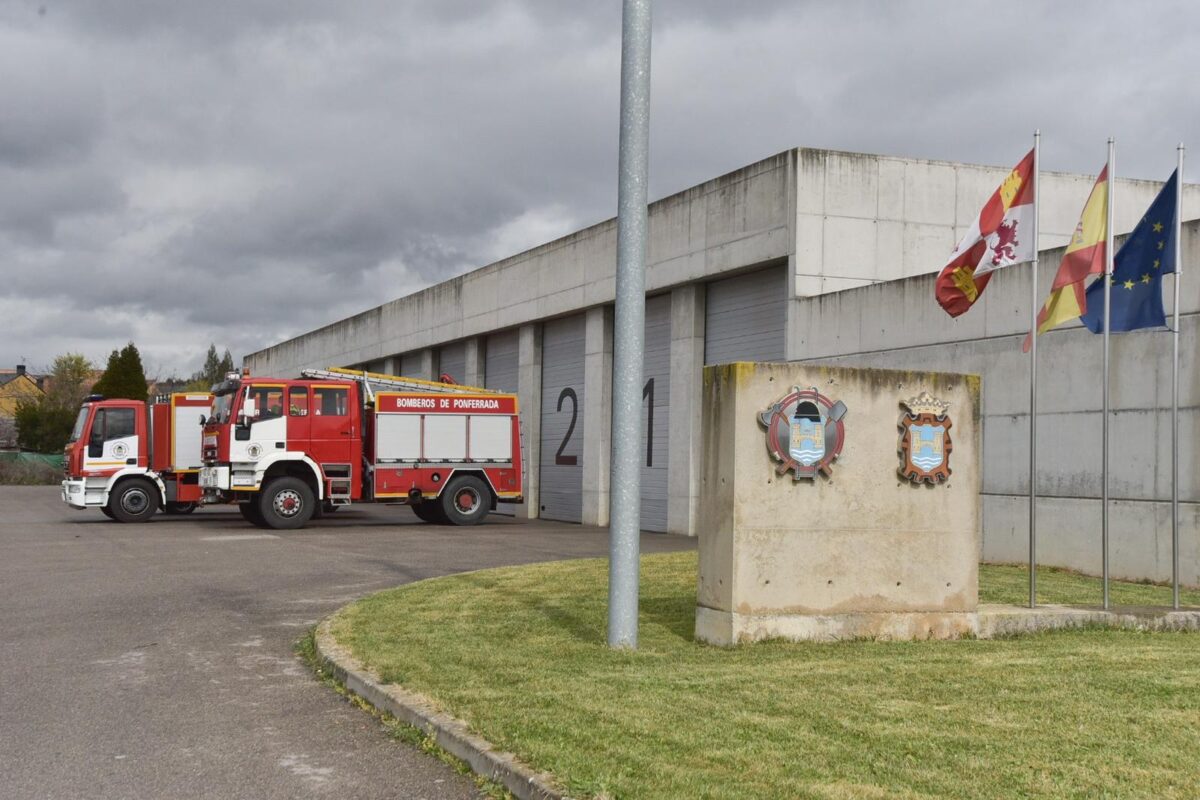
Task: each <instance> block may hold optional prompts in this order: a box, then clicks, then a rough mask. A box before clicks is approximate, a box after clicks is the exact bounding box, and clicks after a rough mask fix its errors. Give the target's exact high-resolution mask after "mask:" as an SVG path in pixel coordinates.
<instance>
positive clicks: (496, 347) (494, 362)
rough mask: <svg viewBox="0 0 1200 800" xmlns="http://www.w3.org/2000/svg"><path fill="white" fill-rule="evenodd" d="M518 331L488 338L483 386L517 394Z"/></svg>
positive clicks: (484, 359) (495, 334) (484, 355)
mask: <svg viewBox="0 0 1200 800" xmlns="http://www.w3.org/2000/svg"><path fill="white" fill-rule="evenodd" d="M517 341H518V335H517V331H504V332H503V333H493V334H492V335H491V336H489V337H487V343H486V344H485V345H484V348H485V349H484V354H483V385H484V388H487V389H495V390H497V391H500V392H509V393H512V394H515V393H516V391H517Z"/></svg>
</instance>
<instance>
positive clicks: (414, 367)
mask: <svg viewBox="0 0 1200 800" xmlns="http://www.w3.org/2000/svg"><path fill="white" fill-rule="evenodd" d="M400 374H401V375H403V376H405V377H408V378H419V377H421V352H420V351H419V350H418V351H416V352H413V353H405V354H404V355H402V356H400Z"/></svg>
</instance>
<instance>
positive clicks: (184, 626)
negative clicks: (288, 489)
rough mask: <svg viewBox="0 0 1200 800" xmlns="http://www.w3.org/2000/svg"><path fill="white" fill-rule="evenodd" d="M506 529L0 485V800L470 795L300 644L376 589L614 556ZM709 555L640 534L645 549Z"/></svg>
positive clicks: (597, 533)
mask: <svg viewBox="0 0 1200 800" xmlns="http://www.w3.org/2000/svg"><path fill="white" fill-rule="evenodd" d="M490 520H491V521H490V523H489V524H485V525H482V526H479V527H474V528H446V527H441V526H434V525H426V524H423V523H421V522H420V521H419V520H417V519H416V517H415V516H413V515H412V513H411V512H410V511H408V510H407V509H405V508H401V507H389V506H379V507H374V506H369V507H363V508H361V509H359V508H351V509H343V510H341V511H339V512H338V513H337V514H335V515H332V516H331V517H329V518H327V519H326V520H325V521H324V522H323V524H321V525H315V524H314V525H313V526H312V527H309V528H306V529H304V530H301V531H291V532H278V533H275V532H267V531H262V530H259V529H257V528H252V527H250V526H249V525H247V524H246V523H245V522H244V521H243V520H242V518H241V516H240V515H239V514H238V513H237V512H236V511H232V512H231V511H228V510H225V509H203V510H201V511H199V512H197V513H195V514H193V515H191V516H189V517H165V516H161V515H160V516H158V517H157V518H156V519H155V520H154V521H153V522H150V523H148V524H144V525H121V524H118V523H113V522H110V521H109V520H107V519H106V518H105V517H103V516H102V515H101V514H100V513H99V512H98V511H88V512H76V511H72V510H70V509H68V508H67V507H66V506H64V505H62V503H61V502H60V501H59V497H58V489H57V488H50V487H7V486H0V625H2V628H0V629H2V630H3V637H2V638H0V796H3V797H4V798H8V799H10V800H15V799H16V798H76V797H77V798H156V797H162V798H191V797H196V798H200V797H203V798H243V797H245V798H297V797H337V798H375V797H380V798H382V797H389V798H395V797H411V798H421V797H425V798H442V797H446V798H464V797H473V796H474V795H475V793H476V792H475V787H474V785H473V784H472V783H471V781H470V780H469V779H467V778H464V777H462V776H460V775H458V774H457V773H456V772H454V771H453V770H452V769H450V768H449V767H447V766H446V765H444V764H442V763H441V762H439V761H437V760H435V759H433V758H431V757H429V756H427V755H425V754H423V753H421V752H420V751H418V750H416V749H414V748H412V747H409V746H407V745H403V744H400V743H397V742H395V741H393V740H392V739H391V738H389V737H388V736H387V735H386V733H385V732H384V731H383V729H382V728H381V727H380V726H379V725H378V724H377V723H376V722H374V721H373V720H372V719H371V718H370V717H369V716H368V715H367V714H365V713H363V712H361V711H359V710H358V709H356V708H354V707H352V706H350V705H349V704H348V703H346V702H345V701H343V700H342V699H341V698H339V697H338V696H337V695H336V694H335V693H333V692H331V691H330V690H329V689H328V688H326V687H324V686H322V685H321V684H319V683H318V682H317V681H316V680H315V678H314V677H313V676H312V674H311V673H310V672H309V671H308V669H307V667H306V665H305V664H303V663H302V662H301V661H300V660H299V659H298V658H297V657H296V656H295V655H294V653H293V647H294V645H295V642H296V641H297V640H298V639H299V638H300V637H301V636H303V635H304V633H305V632H306V630H307V629H308V628H309V627H310V626H312V625H313V624H314V623H315V622H316V621H317V620H318V619H320V618H321V617H323V616H325V615H327V614H329V613H331V612H332V611H334V610H335V609H336V608H338V607H340V606H342V605H344V604H346V603H348V602H350V601H351V600H353V599H355V598H357V597H360V596H362V595H365V594H369V593H371V592H373V591H376V590H378V589H383V588H386V587H389V586H394V585H397V584H400V583H405V582H409V581H414V580H420V579H422V578H428V577H433V576H436V575H444V574H448V573H453V572H461V571H465V570H472V569H480V568H484V567H491V566H499V565H504V564H519V563H528V562H536V561H549V560H555V559H563V558H575V557H584V556H598V555H604V554H606V552H607V547H608V540H607V531H605V530H603V529H598V528H585V527H581V526H578V525H569V524H558V523H544V522H533V523H522V522H518V521H515V520H512V519H510V518H505V517H498V516H493V517H491V518H490ZM693 546H694V543H693V541H691V540H687V539H683V538H680V537H672V536H662V535H654V534H645V535H643V537H642V548H643V551H644V552H661V551H666V550H680V549H688V548H691V547H693Z"/></svg>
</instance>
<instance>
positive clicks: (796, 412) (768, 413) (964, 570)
mask: <svg viewBox="0 0 1200 800" xmlns="http://www.w3.org/2000/svg"><path fill="white" fill-rule="evenodd" d="M703 391H704V397H703V404H704V407H703V426H702V432H703V433H702V435H703V464H702V466H701V476H702V477H701V481H702V482H701V499H700V510H699V525H698V528H699V537H700V575H699V588H698V595H697V608H696V638H697V639H699V640H702V641H706V642H711V643H714V644H721V645H728V644H734V643H739V642H751V641H756V640H760V639H767V638H787V639H816V640H833V639H847V638H860V637H876V638H895V639H901V638H902V639H911V638H943V637H953V636H959V635H962V634H965V633H972V632H974V631H975V629H976V626H977V620H976V613H975V612H976V607H977V604H978V598H979V555H980V541H981V539H980V527H981V511H980V496H979V492H980V480H981V469H980V463H981V462H980V409H979V397H980V381H979V378H978V377H977V376H974V375H959V374H954V373H939V372H905V371H897V370H881V369H853V368H845V367H829V366H821V365H817V364H797V363H746V362H742V363H734V364H721V365H717V366H711V367H706V368H705V370H704V390H703Z"/></svg>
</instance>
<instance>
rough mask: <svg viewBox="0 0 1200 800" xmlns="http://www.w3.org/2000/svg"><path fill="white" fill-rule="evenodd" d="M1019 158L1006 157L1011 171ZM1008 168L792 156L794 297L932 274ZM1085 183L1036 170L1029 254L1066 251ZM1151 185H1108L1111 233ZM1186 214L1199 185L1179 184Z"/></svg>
mask: <svg viewBox="0 0 1200 800" xmlns="http://www.w3.org/2000/svg"><path fill="white" fill-rule="evenodd" d="M1022 155H1024V154H1023V153H1017V152H1014V154H1013V159H1014V165H1015V161H1016V159H1018V158H1020V157H1021V156H1022ZM1097 155H1098V156H1101V157H1102V154H1101V153H1099V151H1098V153H1097ZM1012 166H1013V165H1008V166H1004V167H987V166H981V165H977V164H958V163H954V162H950V161H926V160H919V159H908V158H895V157H891V156H875V155H864V154H861V153H842V152H836V151H832V150H809V149H800V150H797V151H796V222H795V227H796V247H795V255H794V257H793V260H792V265H793V268H792V272H793V276H794V280H795V296H797V297H810V296H813V295H818V294H825V293H828V292H836V291H841V290H842V289H852V288H854V287H856V286H865V285H867V284H870V283H878V282H880V281H890V280H895V279H897V278H906V277H909V276H912V275H920V274H923V273H927V272H931V271H936V270H938V269H940V268H941V267H942V265H943V264H944V263H945V261H946V257H947V255H948V254H949V253H950V251H952V250H953V249H954V246H955V245H956V244H958V240H959V239H960V238H961V237H962V236H963V234H964V233H965V232H966V231H967V229H968V228H970V227H971V224H972V223H973V222H974V221H975V219H976V218H977V217H978V216H979V211H980V209H981V208H982V207H983V204H984V202H985V201H986V200H987V199H988V197H990V196H991V194H992V192H994V191H995V190H996V187H997V186H998V185H999V184H1000V181H1002V180H1003V179H1004V178H1005V176H1007V175H1008V172H1009V170H1011V169H1012ZM1101 167H1103V161H1100V160H1098V161H1097V163H1096V169H1097V171H1099V169H1100V168H1101ZM1164 177H1165V176H1164ZM1094 183H1095V176H1094V175H1073V174H1069V173H1062V172H1043V173H1042V191H1041V198H1040V202H1041V214H1040V222H1039V231H1038V239H1039V249H1043V250H1044V249H1048V248H1051V247H1061V246H1065V245H1066V243H1067V242H1068V241H1069V239H1070V236H1071V234H1072V232H1074V230H1075V225H1076V223H1078V222H1079V214H1080V212H1081V211H1082V210H1083V204H1084V202H1086V200H1087V196H1088V194H1089V193H1090V192H1091V190H1092V186H1093V184H1094ZM1160 188H1161V184H1160V183H1158V182H1155V181H1137V180H1121V179H1118V181H1117V191H1116V193H1115V197H1116V203H1115V204H1114V206H1113V212H1114V222H1113V228H1114V230H1116V231H1117V232H1122V233H1123V232H1128V231H1130V230H1132V229H1133V226H1134V225H1136V224H1137V221H1138V220H1139V219H1141V216H1142V214H1143V213H1144V212H1145V210H1146V208H1147V207H1148V206H1149V205H1150V203H1151V201H1152V200H1153V199H1154V197H1155V195H1157V194H1158V190H1159V189H1160ZM1196 217H1200V186H1195V185H1191V186H1185V202H1184V219H1194V218H1196Z"/></svg>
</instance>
